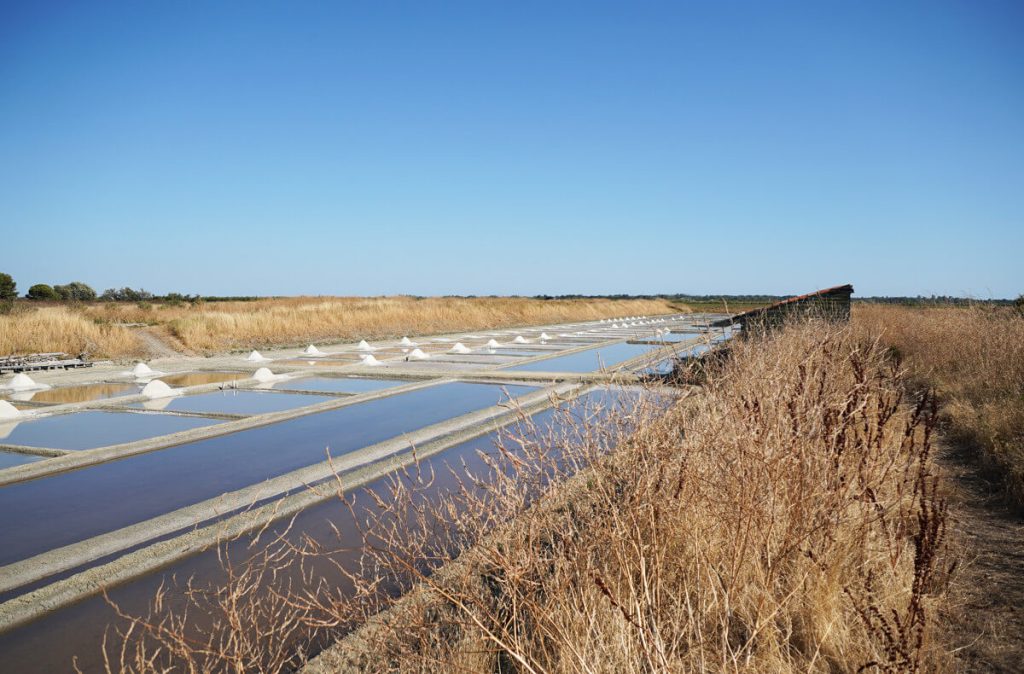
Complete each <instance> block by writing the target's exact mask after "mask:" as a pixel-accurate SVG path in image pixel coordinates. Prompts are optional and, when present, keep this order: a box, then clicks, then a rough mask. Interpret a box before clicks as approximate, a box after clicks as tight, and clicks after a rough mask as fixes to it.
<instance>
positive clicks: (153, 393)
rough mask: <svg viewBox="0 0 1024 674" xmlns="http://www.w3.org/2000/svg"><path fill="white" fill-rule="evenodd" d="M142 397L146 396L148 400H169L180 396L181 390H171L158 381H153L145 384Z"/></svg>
mask: <svg viewBox="0 0 1024 674" xmlns="http://www.w3.org/2000/svg"><path fill="white" fill-rule="evenodd" d="M142 395H144V396H146V397H147V398H149V399H150V400H154V399H156V398H171V397H173V396H180V395H181V389H180V388H171V387H170V386H168V385H167V384H165V383H164V382H162V381H160V380H159V379H154V380H153V381H151V382H149V383H148V384H146V386H145V387H144V388H143V389H142Z"/></svg>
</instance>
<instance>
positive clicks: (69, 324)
mask: <svg viewBox="0 0 1024 674" xmlns="http://www.w3.org/2000/svg"><path fill="white" fill-rule="evenodd" d="M56 351H62V352H64V353H68V354H73V355H77V354H81V353H84V354H86V355H87V356H90V357H93V358H99V357H127V356H134V355H140V354H141V353H142V351H143V349H142V344H141V343H140V342H139V340H138V338H137V337H136V336H135V335H134V334H132V332H131V330H129V329H127V328H123V327H119V326H116V325H110V324H106V323H98V322H96V321H94V320H92V319H90V318H89V317H88V316H87V315H86V314H84V313H82V312H81V311H79V310H76V309H73V308H68V307H42V308H39V309H31V310H27V311H17V312H15V313H11V314H7V315H0V355H8V354H23V353H50V352H56Z"/></svg>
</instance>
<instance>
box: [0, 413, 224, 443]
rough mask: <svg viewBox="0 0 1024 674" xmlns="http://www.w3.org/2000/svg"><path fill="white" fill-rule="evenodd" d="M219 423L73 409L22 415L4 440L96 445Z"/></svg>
mask: <svg viewBox="0 0 1024 674" xmlns="http://www.w3.org/2000/svg"><path fill="white" fill-rule="evenodd" d="M215 423H218V421H217V420H215V419H202V418H197V417H179V416H174V415H169V414H143V413H134V412H98V411H90V412H73V413H70V414H58V415H54V416H52V417H43V418H41V419H33V418H32V417H25V418H24V419H20V420H19V422H18V425H17V426H16V427H15V428H14V430H12V431H11V432H10V433H9V434H8V435H7V437H6V438H5V439H4V442H5V443H6V444H9V445H25V446H28V447H54V448H57V449H93V448H95V447H105V446H106V445H119V444H121V443H122V442H133V441H135V440H144V439H146V438H154V437H156V436H158V435H167V434H168V433H177V432H178V431H187V430H189V429H191V428H199V427H200V426H209V425H210V424H215Z"/></svg>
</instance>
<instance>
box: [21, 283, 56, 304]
mask: <svg viewBox="0 0 1024 674" xmlns="http://www.w3.org/2000/svg"><path fill="white" fill-rule="evenodd" d="M25 297H27V298H29V299H30V300H59V299H60V295H58V294H57V291H56V290H54V289H53V287H52V286H49V285H47V284H45V283H37V284H35V285H34V286H32V287H31V288H29V289H28V292H27V293H25Z"/></svg>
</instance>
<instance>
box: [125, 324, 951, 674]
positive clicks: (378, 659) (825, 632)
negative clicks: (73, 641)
mask: <svg viewBox="0 0 1024 674" xmlns="http://www.w3.org/2000/svg"><path fill="white" fill-rule="evenodd" d="M703 376H704V379H705V384H704V386H703V387H702V389H700V391H699V392H698V391H695V390H689V389H687V391H688V393H686V394H685V395H684V397H683V398H682V399H680V400H678V401H676V402H674V403H671V405H670V406H669V407H668V409H667V410H666V409H665V408H664V407H660V408H657V409H650V408H646V409H645V405H646V403H640V404H638V405H637V406H636V407H632V408H627V409H626V410H624V411H621V412H619V413H617V414H613V415H610V416H608V417H606V418H605V419H604V421H598V419H597V418H596V417H594V416H588V415H580V416H578V417H577V418H576V422H575V425H574V426H573V428H574V431H573V432H572V433H569V434H567V435H566V436H564V437H559V438H554V439H553V438H547V437H544V436H543V434H539V435H537V436H534V435H531V434H530V433H529V432H526V433H523V434H522V435H520V436H519V438H518V439H516V438H511V439H509V441H508V442H505V443H503V444H502V446H501V448H500V451H495V452H492V453H490V454H489V455H488V461H489V467H487V468H486V469H484V470H479V469H477V470H476V471H474V472H473V473H472V474H466V473H465V472H464V471H461V470H460V469H459V467H458V466H454V467H452V470H453V473H452V474H450V475H448V476H447V477H446V478H444V480H445V481H446V482H445V483H446V484H450V485H451V486H450V488H447V489H446V490H445V491H444V495H443V497H440V496H438V497H435V496H428V495H426V494H427V493H428V490H429V487H430V485H432V484H433V483H434V482H435V481H436V480H442V476H441V475H439V474H436V473H435V472H433V471H428V470H426V469H423V470H421V469H420V467H417V468H416V469H411V470H409V471H407V472H406V473H404V474H402V475H398V476H396V477H395V479H394V481H393V482H392V483H391V485H390V488H389V489H388V490H387V491H386V493H380V492H375V493H370V494H339V495H338V497H339V498H340V499H343V500H344V501H345V502H346V503H348V504H350V507H351V513H352V518H353V520H352V521H353V522H358V530H359V531H360V533H361V537H362V543H361V545H359V546H356V548H355V549H353V548H352V547H351V545H349V547H347V548H346V554H348V555H349V556H350V557H346V559H349V564H348V566H346V568H348V569H349V573H350V574H351V575H348V576H347V577H346V579H345V582H344V583H342V584H341V585H343V586H344V588H345V589H344V590H339V587H340V586H339V585H336V584H334V583H326V584H325V583H323V582H322V581H323V579H324V576H322V575H320V574H318V573H314V572H313V569H316V568H322V566H320V567H318V566H317V564H315V563H314V560H317V559H320V560H323V559H324V558H327V559H334V557H331V555H332V554H334V553H332V552H331V550H332V545H331V543H330V542H329V541H328V542H324V541H305V542H302V543H297V542H296V541H295V539H294V537H290V538H283V539H281V540H279V541H278V542H276V543H271V544H269V545H268V546H267V547H265V548H263V552H261V553H259V554H255V555H254V557H253V558H251V560H250V561H249V562H248V563H244V564H242V565H240V566H239V565H235V566H232V567H231V569H230V574H229V577H230V581H229V582H227V583H225V584H224V585H222V586H218V587H214V588H209V591H206V592H199V591H196V590H197V588H192V589H193V591H192V592H190V593H189V594H188V595H187V596H188V599H187V600H186V601H185V604H186V605H187V608H182V607H181V604H180V602H179V603H178V604H177V606H178V608H177V609H174V610H170V609H168V606H171V605H172V603H173V602H171V601H169V599H168V596H167V595H166V594H162V595H161V596H160V598H159V601H157V602H156V603H155V605H154V612H153V613H152V614H151V615H149V616H146V617H145V618H141V619H139V620H137V621H135V622H134V623H133V624H132V629H131V634H130V637H129V638H127V639H125V638H123V637H117V636H114V635H111V639H110V640H109V641H108V644H107V646H108V653H109V655H110V657H111V670H112V671H132V672H154V671H166V670H164V669H163V667H165V666H166V665H168V664H170V663H172V662H173V663H174V664H175V665H177V667H178V669H177V670H176V671H266V672H281V671H288V668H289V667H293V666H295V665H296V664H297V660H301V658H302V656H301V652H302V645H303V644H306V643H310V641H311V640H314V639H323V638H325V637H331V636H334V635H337V634H341V633H344V632H345V631H347V630H348V629H350V628H351V627H352V626H356V625H359V624H361V623H362V622H364V621H366V620H368V619H369V620H370V626H368V627H364V628H363V629H361V630H360V631H358V632H357V633H356V635H355V636H356V639H354V640H348V641H346V642H343V644H344V645H343V648H342V649H341V650H340V651H337V657H336V658H335V660H334V662H336V663H340V662H344V661H348V662H350V663H353V664H356V665H358V667H359V669H360V670H361V671H373V672H377V671H380V672H384V671H388V672H440V671H444V672H480V671H491V672H532V673H540V672H565V673H569V672H588V673H589V672H608V673H611V672H615V673H619V672H638V673H639V672H645V673H646V672H688V671H715V672H750V673H755V672H756V673H758V674H761V673H784V672H785V673H790V672H861V671H876V672H918V671H948V670H950V669H951V668H952V667H951V664H950V661H949V655H948V650H947V648H946V645H945V644H944V643H942V642H941V641H940V640H939V638H938V634H939V632H938V630H937V627H936V616H937V614H938V612H939V610H940V609H942V608H943V606H944V603H945V601H946V593H945V591H946V586H947V571H948V570H949V569H950V567H951V560H950V559H949V557H948V554H947V552H946V546H945V545H944V533H945V522H946V511H945V504H944V501H943V499H942V497H941V496H940V491H939V488H938V478H937V477H936V475H935V473H934V465H933V452H932V431H933V429H934V426H935V415H936V412H935V408H934V405H933V400H932V399H931V398H929V397H927V396H925V397H920V398H918V399H917V400H910V401H908V400H907V398H906V397H905V390H906V389H905V382H904V380H903V372H902V371H901V370H900V369H899V368H897V367H894V366H893V363H892V361H891V359H890V358H889V354H888V353H887V351H886V349H885V348H883V347H882V346H880V345H879V344H877V343H876V342H873V341H872V340H865V339H863V338H860V337H858V336H857V334H856V333H855V331H854V330H852V329H849V328H842V329H839V328H833V327H827V326H823V325H814V324H812V325H806V326H797V327H790V328H787V329H786V330H785V331H784V332H782V333H780V334H778V335H776V336H775V337H774V338H771V339H770V340H769V341H767V342H764V343H746V344H743V343H741V344H737V345H735V346H734V347H733V354H732V358H731V359H730V360H728V361H725V362H724V363H721V364H719V365H717V366H713V367H709V368H707V369H706V370H705V372H704V375H703ZM552 447H557V448H558V451H556V452H552V450H551V448H552ZM613 447H614V449H612V448H613ZM556 483H557V484H563V485H565V486H564V487H560V488H558V489H551V488H550V487H551V485H553V484H556ZM339 526H340V527H345V525H344V524H343V523H342V524H339ZM351 555H355V560H354V561H352V559H351ZM226 558H227V557H225V559H226ZM446 560H455V561H451V562H450V563H449V565H448V566H446V567H443V568H441V570H440V571H437V572H435V573H430V571H431V570H433V569H437V568H438V567H439V565H441V564H442V563H444V562H445V561H446ZM289 567H291V568H294V567H301V568H302V569H304V573H302V574H299V575H301V577H302V579H303V581H302V582H300V583H299V584H296V583H295V579H296V577H297V574H295V573H287V572H286V571H285V570H286V569H287V568H289ZM342 573H344V571H342ZM282 579H287V580H286V581H285V580H282ZM410 587H414V588H416V589H415V590H414V591H413V592H411V593H409V594H407V595H406V596H405V597H404V598H402V599H400V600H397V602H396V603H395V602H393V600H392V599H390V597H392V596H393V594H394V590H395V589H396V588H410ZM382 588H388V589H389V590H390V591H389V592H383V591H382ZM389 606H390V607H391V608H392V610H391V611H389V612H387V613H386V614H379V613H378V612H379V611H380V610H381V609H383V608H387V607H389ZM375 614H377V615H378V617H377V618H373V616H374V615H375ZM199 616H204V617H203V618H202V619H201V620H200V622H201V623H202V624H204V625H210V627H209V628H206V629H204V630H203V632H202V633H201V634H189V625H190V624H194V621H196V620H197V618H198V617H199ZM189 621H193V622H192V623H190V622H189ZM297 653H298V654H299V655H296V654H297ZM324 671H335V670H334V669H331V668H328V669H326V670H324Z"/></svg>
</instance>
